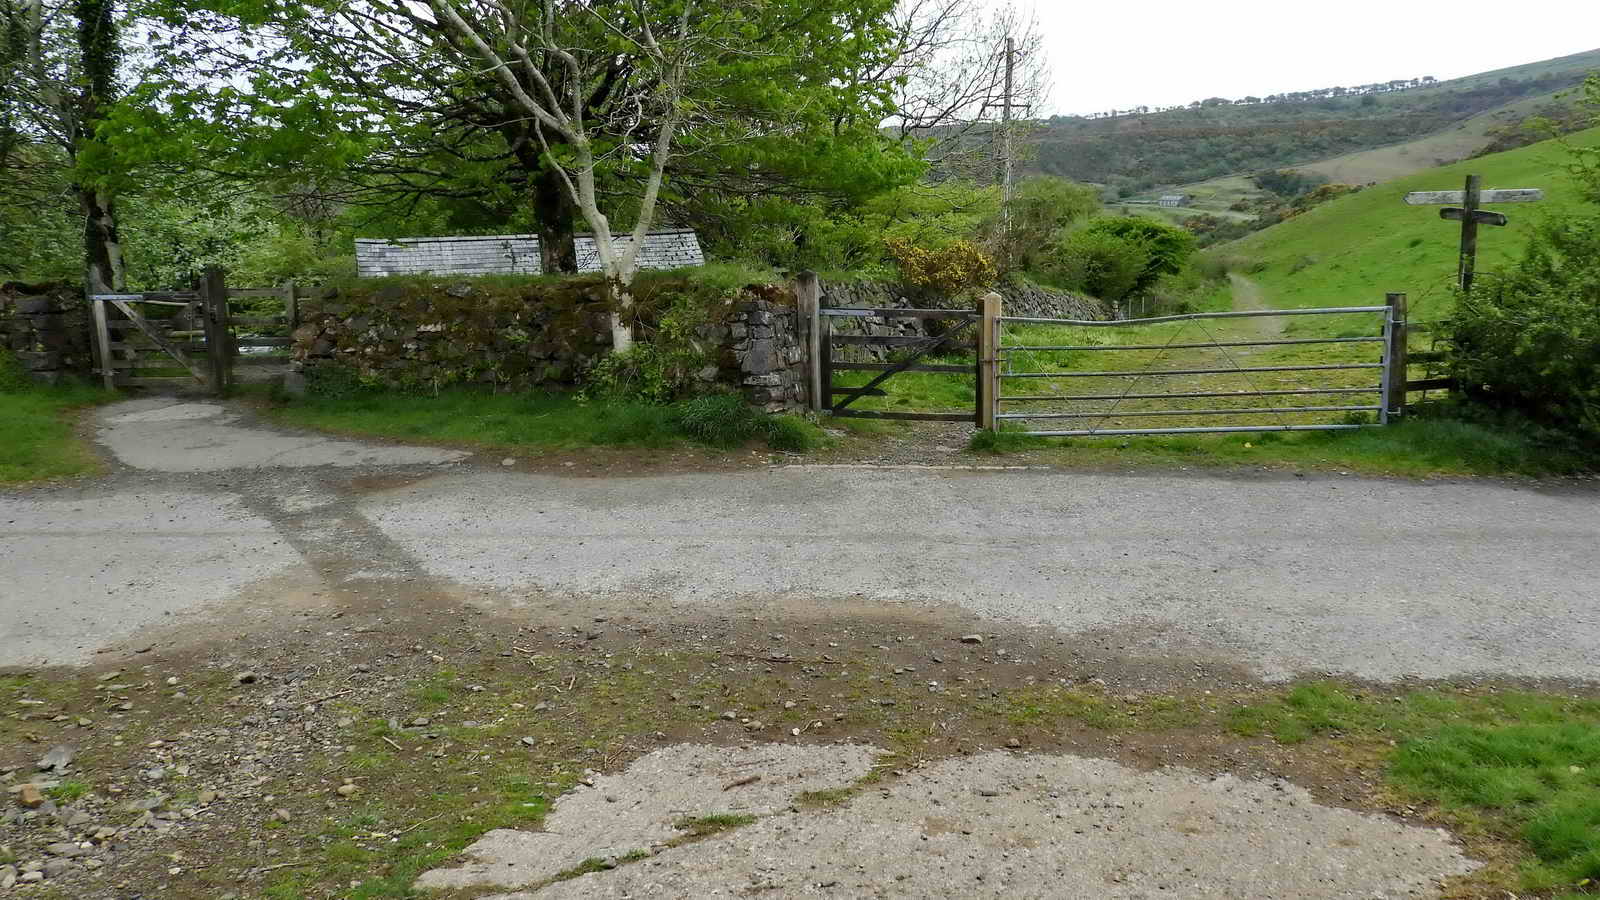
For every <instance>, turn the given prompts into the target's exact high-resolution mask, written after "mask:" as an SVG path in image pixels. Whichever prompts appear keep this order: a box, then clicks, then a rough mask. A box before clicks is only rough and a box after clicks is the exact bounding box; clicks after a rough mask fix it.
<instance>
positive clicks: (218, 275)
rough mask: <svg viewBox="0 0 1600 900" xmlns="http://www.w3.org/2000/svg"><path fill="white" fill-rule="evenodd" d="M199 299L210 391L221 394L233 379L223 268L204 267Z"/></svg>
mask: <svg viewBox="0 0 1600 900" xmlns="http://www.w3.org/2000/svg"><path fill="white" fill-rule="evenodd" d="M200 302H201V303H202V304H203V310H204V312H205V321H204V325H205V332H206V362H207V363H208V364H209V368H210V374H211V393H213V394H215V395H217V396H219V397H220V396H222V395H223V394H225V393H227V391H228V388H229V387H231V386H232V381H233V372H232V368H233V359H232V357H233V347H232V346H231V344H232V340H231V335H232V329H231V328H230V327H229V323H228V286H227V283H226V282H225V280H224V278H223V274H222V270H221V269H219V268H217V267H216V266H208V267H206V272H205V275H204V276H203V277H202V278H201V279H200Z"/></svg>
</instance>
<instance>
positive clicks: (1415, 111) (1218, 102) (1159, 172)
mask: <svg viewBox="0 0 1600 900" xmlns="http://www.w3.org/2000/svg"><path fill="white" fill-rule="evenodd" d="M1597 68H1600V50H1591V51H1587V52H1584V53H1578V54H1573V55H1571V56H1564V57H1561V58H1559V59H1551V60H1543V61H1541V62H1537V63H1529V64H1526V65H1521V66H1513V67H1511V68H1507V69H1497V70H1495V71H1492V72H1484V73H1480V74H1478V75H1472V76H1467V77H1465V78H1458V79H1453V80H1451V81H1442V82H1437V83H1430V84H1426V85H1423V84H1420V83H1418V82H1411V83H1410V85H1409V86H1405V84H1404V82H1403V80H1402V81H1401V82H1394V84H1400V85H1402V86H1401V87H1399V88H1395V89H1390V88H1382V89H1377V88H1378V87H1379V86H1371V85H1369V86H1355V87H1332V88H1324V89H1319V90H1317V91H1308V92H1300V93H1292V94H1281V95H1272V96H1269V97H1265V98H1259V97H1248V98H1238V99H1225V98H1209V99H1206V100H1196V101H1195V102H1193V103H1192V104H1189V105H1188V106H1184V107H1179V108H1167V109H1156V110H1151V109H1149V108H1148V107H1139V108H1138V109H1136V110H1120V111H1117V113H1116V114H1115V115H1109V114H1108V115H1101V116H1052V117H1050V118H1049V119H1048V120H1044V121H1041V122H1040V123H1038V124H1039V126H1040V128H1039V131H1038V133H1037V134H1036V135H1035V138H1036V140H1037V156H1036V158H1035V159H1034V160H1033V161H1032V163H1031V164H1030V165H1031V168H1032V170H1034V171H1038V172H1042V173H1045V174H1050V175H1060V176H1062V177H1065V178H1070V179H1073V180H1075V181H1083V182H1088V183H1093V184H1105V185H1109V186H1111V187H1112V188H1113V189H1115V190H1116V191H1117V192H1118V194H1119V195H1120V196H1122V197H1128V196H1134V195H1137V194H1139V193H1141V192H1144V191H1147V190H1151V189H1154V188H1158V187H1160V186H1163V185H1175V184H1192V183H1194V182H1200V181H1207V180H1210V179H1213V178H1220V177H1222V176H1227V175H1234V174H1239V173H1249V172H1255V171H1259V170H1261V169H1269V168H1283V167H1288V166H1299V165H1305V164H1307V163H1312V162H1315V161H1317V160H1328V159H1330V158H1333V157H1338V156H1343V155H1347V154H1353V153H1357V152H1359V151H1364V150H1371V149H1375V148H1382V147H1393V146H1395V145H1400V144H1405V143H1407V142H1410V141H1414V140H1416V139H1417V138H1421V137H1424V136H1426V135H1433V134H1438V133H1441V132H1447V131H1449V130H1451V129H1453V128H1455V127H1456V126H1457V125H1458V124H1460V123H1462V122H1465V121H1467V120H1469V119H1471V118H1472V117H1474V116H1478V115H1480V114H1482V113H1485V112H1488V111H1491V110H1495V109H1499V108H1502V107H1506V106H1508V105H1510V104H1517V103H1521V102H1522V101H1526V100H1529V99H1533V98H1538V99H1539V100H1541V101H1547V100H1548V98H1549V95H1550V94H1551V93H1552V92H1555V91H1560V90H1563V89H1566V88H1570V87H1572V86H1573V85H1576V84H1578V83H1579V82H1581V81H1582V80H1583V78H1584V76H1585V75H1586V74H1587V73H1589V72H1590V71H1593V70H1595V69H1597ZM1445 143H1449V142H1448V141H1446V142H1445ZM1476 146H1482V143H1478V144H1477V145H1476ZM1444 149H1445V151H1446V152H1447V153H1454V152H1471V151H1472V150H1473V149H1475V148H1474V147H1467V148H1466V149H1465V150H1461V149H1460V148H1456V147H1446V148H1444ZM1435 158H1436V157H1435ZM1433 161H1434V160H1433V159H1424V160H1423V164H1424V165H1426V164H1430V163H1432V162H1433Z"/></svg>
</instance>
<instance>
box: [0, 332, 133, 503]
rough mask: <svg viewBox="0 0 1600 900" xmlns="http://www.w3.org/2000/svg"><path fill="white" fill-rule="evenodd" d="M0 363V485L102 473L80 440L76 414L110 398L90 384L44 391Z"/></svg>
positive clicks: (52, 388)
mask: <svg viewBox="0 0 1600 900" xmlns="http://www.w3.org/2000/svg"><path fill="white" fill-rule="evenodd" d="M6 362H7V360H4V359H0V484H20V483H23V482H28V481H42V480H45V479H49V478H60V477H63V476H67V475H81V474H83V473H85V472H92V471H95V470H96V469H97V468H99V461H98V460H97V459H96V458H95V455H94V452H93V451H92V450H90V449H89V446H88V444H86V443H85V442H84V441H82V440H81V439H79V437H78V435H77V432H76V430H75V424H74V417H73V413H74V412H76V411H77V410H80V409H83V408H85V407H89V406H93V405H95V404H97V403H103V402H105V401H106V400H107V399H110V396H111V395H109V394H107V393H106V392H105V391H103V390H100V389H98V388H92V387H88V386H87V385H63V386H60V387H42V386H35V385H31V384H27V383H25V382H23V381H22V380H21V378H20V376H17V375H16V374H15V373H14V372H9V371H7V370H6V367H5V363H6Z"/></svg>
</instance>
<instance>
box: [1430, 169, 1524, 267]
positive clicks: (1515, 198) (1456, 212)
mask: <svg viewBox="0 0 1600 900" xmlns="http://www.w3.org/2000/svg"><path fill="white" fill-rule="evenodd" d="M1542 199H1544V191H1541V190H1539V189H1538V188H1504V189H1497V190H1487V191H1486V190H1483V182H1482V179H1481V178H1480V177H1479V176H1477V175H1468V176H1467V186H1466V190H1463V191H1413V192H1412V193H1409V194H1407V195H1406V204H1407V205H1409V206H1433V205H1438V204H1446V203H1459V204H1461V205H1460V206H1446V207H1445V208H1444V209H1441V210H1439V218H1441V219H1447V220H1449V221H1452V222H1460V223H1461V259H1460V261H1459V263H1458V264H1457V267H1456V283H1457V284H1459V285H1460V286H1461V290H1462V292H1463V293H1465V292H1467V291H1470V290H1472V272H1473V269H1474V268H1476V267H1477V262H1478V226H1479V225H1495V226H1504V225H1505V224H1506V222H1507V221H1509V220H1508V219H1507V218H1506V217H1505V216H1504V215H1503V214H1501V213H1497V212H1489V211H1488V210H1485V209H1479V208H1478V207H1479V206H1481V205H1482V204H1485V203H1533V202H1534V201H1537V200H1542Z"/></svg>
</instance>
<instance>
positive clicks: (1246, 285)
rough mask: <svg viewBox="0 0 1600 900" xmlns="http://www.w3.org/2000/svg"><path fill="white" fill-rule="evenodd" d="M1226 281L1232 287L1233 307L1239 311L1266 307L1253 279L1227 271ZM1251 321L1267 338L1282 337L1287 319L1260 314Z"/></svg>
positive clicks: (1265, 301)
mask: <svg viewBox="0 0 1600 900" xmlns="http://www.w3.org/2000/svg"><path fill="white" fill-rule="evenodd" d="M1228 283H1229V284H1230V285H1232V287H1233V308H1234V309H1236V310H1239V311H1241V312H1242V311H1246V310H1256V309H1268V308H1269V307H1268V306H1267V300H1266V297H1265V296H1263V295H1262V293H1261V286H1260V285H1258V284H1256V283H1255V282H1254V281H1251V280H1250V279H1248V278H1246V277H1244V276H1243V275H1240V274H1238V273H1237V272H1229V273H1228ZM1250 322H1251V323H1253V324H1254V325H1255V327H1256V328H1257V329H1258V330H1259V331H1260V332H1261V334H1262V336H1263V337H1265V338H1267V339H1268V340H1274V339H1277V338H1281V337H1283V332H1284V328H1285V326H1286V325H1287V321H1286V320H1285V319H1283V318H1282V317H1280V316H1260V317H1258V318H1254V319H1251V320H1250Z"/></svg>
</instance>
